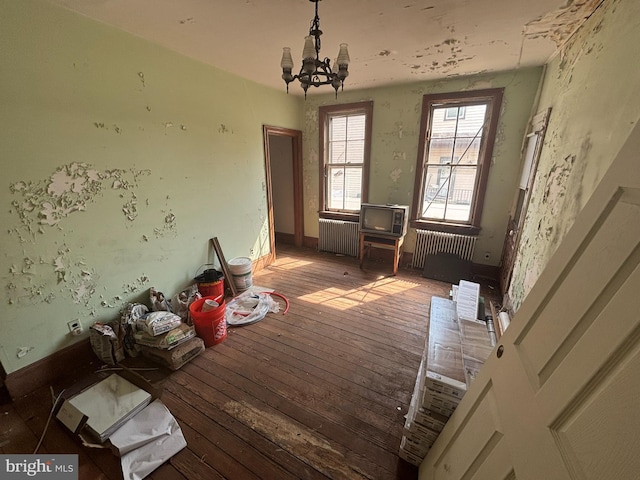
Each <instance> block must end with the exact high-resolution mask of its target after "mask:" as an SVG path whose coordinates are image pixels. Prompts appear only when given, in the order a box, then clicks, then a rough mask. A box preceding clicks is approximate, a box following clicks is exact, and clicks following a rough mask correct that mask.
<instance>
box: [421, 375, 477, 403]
mask: <svg viewBox="0 0 640 480" xmlns="http://www.w3.org/2000/svg"><path fill="white" fill-rule="evenodd" d="M425 385H426V387H427V388H430V389H431V390H433V391H436V392H438V393H442V394H444V395H448V396H450V397H455V398H459V399H462V397H463V396H464V394H465V393H467V384H466V383H465V382H460V381H458V380H454V379H453V378H449V377H446V376H444V375H440V374H438V373H436V372H432V371H431V370H427V373H426V377H425Z"/></svg>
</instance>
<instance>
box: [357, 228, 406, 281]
mask: <svg viewBox="0 0 640 480" xmlns="http://www.w3.org/2000/svg"><path fill="white" fill-rule="evenodd" d="M403 245H404V236H402V237H388V236H384V235H375V234H371V233H362V232H360V268H362V264H363V262H364V250H365V247H367V258H368V257H369V255H370V254H371V248H372V247H373V248H383V249H387V250H393V274H394V275H397V274H398V264H399V263H400V255H401V254H402V248H403Z"/></svg>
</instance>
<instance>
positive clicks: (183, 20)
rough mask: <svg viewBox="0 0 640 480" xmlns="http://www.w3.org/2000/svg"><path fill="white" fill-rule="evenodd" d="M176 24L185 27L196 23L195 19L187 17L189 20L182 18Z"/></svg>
mask: <svg viewBox="0 0 640 480" xmlns="http://www.w3.org/2000/svg"><path fill="white" fill-rule="evenodd" d="M178 23H179V24H180V25H185V24H187V23H190V24H193V23H196V21H195V19H194V18H193V17H189V18H184V19H182V20H179V21H178Z"/></svg>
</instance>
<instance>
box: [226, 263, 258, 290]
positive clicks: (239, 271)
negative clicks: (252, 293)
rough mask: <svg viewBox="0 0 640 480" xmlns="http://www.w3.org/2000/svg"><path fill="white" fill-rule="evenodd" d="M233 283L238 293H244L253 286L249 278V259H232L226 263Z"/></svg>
mask: <svg viewBox="0 0 640 480" xmlns="http://www.w3.org/2000/svg"><path fill="white" fill-rule="evenodd" d="M228 264H229V270H230V271H231V276H232V277H233V283H234V285H235V286H236V288H237V289H238V291H241V292H244V291H245V290H246V289H248V288H249V287H251V286H252V285H253V279H252V278H251V259H250V258H249V257H237V258H232V259H231V260H229V262H228Z"/></svg>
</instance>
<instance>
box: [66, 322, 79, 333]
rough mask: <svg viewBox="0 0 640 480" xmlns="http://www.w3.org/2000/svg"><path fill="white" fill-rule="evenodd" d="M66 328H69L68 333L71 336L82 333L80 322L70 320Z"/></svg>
mask: <svg viewBox="0 0 640 480" xmlns="http://www.w3.org/2000/svg"><path fill="white" fill-rule="evenodd" d="M67 326H68V327H69V331H70V332H71V334H72V335H80V334H81V333H82V324H81V323H80V320H71V321H70V322H68V323H67Z"/></svg>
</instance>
